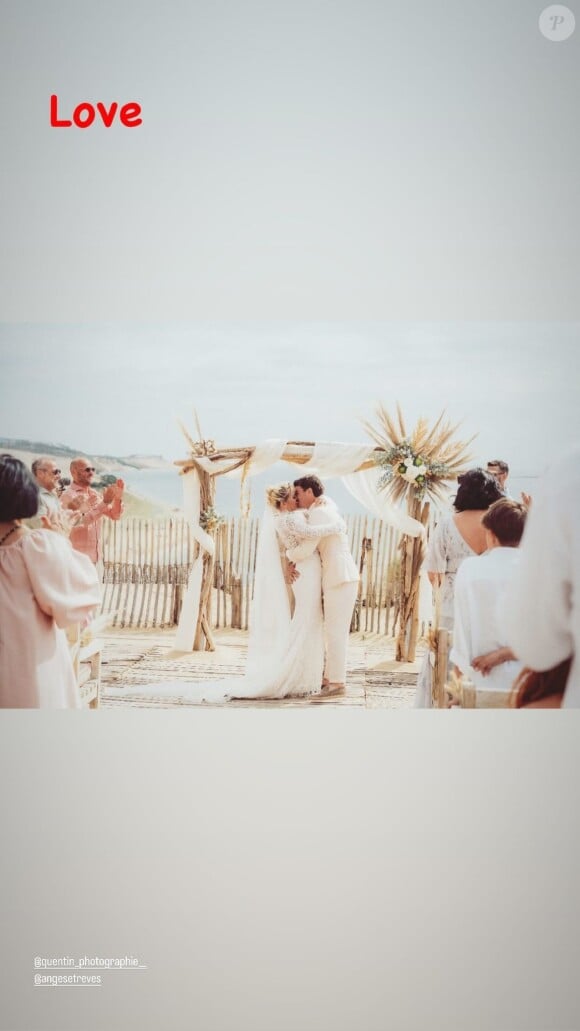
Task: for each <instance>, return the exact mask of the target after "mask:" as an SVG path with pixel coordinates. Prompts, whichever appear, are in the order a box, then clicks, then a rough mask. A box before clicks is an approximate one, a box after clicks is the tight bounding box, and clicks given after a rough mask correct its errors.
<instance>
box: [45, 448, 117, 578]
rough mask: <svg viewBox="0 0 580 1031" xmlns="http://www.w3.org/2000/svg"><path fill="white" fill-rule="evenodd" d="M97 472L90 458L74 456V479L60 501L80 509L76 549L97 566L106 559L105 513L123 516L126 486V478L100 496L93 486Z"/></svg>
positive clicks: (73, 532)
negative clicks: (103, 545) (103, 551)
mask: <svg viewBox="0 0 580 1031" xmlns="http://www.w3.org/2000/svg"><path fill="white" fill-rule="evenodd" d="M95 472H96V470H95V467H94V465H92V463H91V462H89V460H88V459H87V458H74V459H73V461H72V462H71V464H70V473H71V476H72V481H73V482H72V484H71V485H70V487H67V489H66V490H65V491H63V494H62V497H61V499H60V500H61V505H62V507H63V508H64V509H65V510H67V511H72V512H76V513H78V514H79V515H80V517H81V518H80V521H79V522H78V524H77V525H76V526H73V528H72V529H71V532H70V540H71V544H72V546H73V548H75V549H76V551H80V552H82V553H83V554H84V555H87V556H88V557H89V558H90V560H91V562H93V563H94V564H95V565H97V564H98V563H99V562H100V560H101V558H102V556H101V520H102V519H103V517H104V516H106V517H107V519H115V520H116V519H120V518H121V515H122V514H123V490H124V487H125V485H124V483H123V481H122V480H117V482H116V483H113V484H111V485H110V486H108V487H106V488H105V491H104V492H103V494H102V495H100V494H99V493H98V492H97V491H96V490H94V488H93V487H91V483H92V481H93V480H94V478H95Z"/></svg>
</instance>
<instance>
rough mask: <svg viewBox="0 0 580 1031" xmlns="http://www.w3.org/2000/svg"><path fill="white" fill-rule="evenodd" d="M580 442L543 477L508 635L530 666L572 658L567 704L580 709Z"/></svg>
mask: <svg viewBox="0 0 580 1031" xmlns="http://www.w3.org/2000/svg"><path fill="white" fill-rule="evenodd" d="M579 510H580V445H577V446H576V447H575V448H574V449H572V450H571V451H570V452H569V453H568V454H565V455H563V456H562V457H561V458H559V459H558V461H557V462H555V463H554V465H553V466H552V467H551V468H550V469H549V470H548V472H547V473H545V475H544V476H543V478H542V480H541V482H540V487H539V490H538V492H537V496H535V498H534V503H533V505H532V507H531V509H530V514H529V517H528V521H527V524H526V530H525V533H524V537H523V541H522V548H521V559H520V563H519V565H518V568H517V571H516V573H515V576H514V581H513V583H512V584H511V585H510V587H509V589H508V591H507V592H506V597H505V600H504V604H503V620H504V624H505V628H506V639H507V641H508V643H509V644H510V646H511V647H512V648H513V650H514V651H515V652H516V654H517V655H519V657H520V658H521V660H522V662H523V663H524V665H525V666H527V667H529V668H530V669H531V670H535V671H536V672H537V673H546V672H547V671H548V670H552V669H553V668H554V667H558V666H559V665H560V664H561V663H564V662H565V661H566V660H568V659H569V660H571V665H570V673H569V677H568V682H567V685H566V687H565V691H564V695H563V703H562V704H563V706H564V708H580V660H579V653H580V521H579V519H578V512H579Z"/></svg>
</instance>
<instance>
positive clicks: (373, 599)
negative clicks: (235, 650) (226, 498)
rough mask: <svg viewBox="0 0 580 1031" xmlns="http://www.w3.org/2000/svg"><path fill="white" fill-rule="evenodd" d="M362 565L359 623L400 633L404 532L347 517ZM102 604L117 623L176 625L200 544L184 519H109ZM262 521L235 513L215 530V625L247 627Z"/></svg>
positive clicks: (356, 626)
mask: <svg viewBox="0 0 580 1031" xmlns="http://www.w3.org/2000/svg"><path fill="white" fill-rule="evenodd" d="M346 521H347V528H348V537H349V543H350V547H351V551H352V554H353V556H354V557H355V561H356V562H357V565H358V568H359V570H360V571H361V581H360V585H359V595H358V599H357V604H356V607H355V613H354V617H353V627H352V628H353V629H356V630H363V631H367V632H370V633H379V634H389V633H390V634H394V631H395V623H396V618H397V593H398V591H397V575H398V568H399V563H398V543H399V536H400V535H399V533H398V532H397V531H395V530H393V529H392V528H391V527H387V526H386V525H385V524H384V523H382V522H381V521H380V520H379V519H375V518H372V517H370V516H366V515H351V516H347V517H346ZM102 526H103V561H104V575H103V580H104V598H103V610H104V611H108V612H115V613H116V615H115V617H114V620H113V626H119V627H142V628H145V627H169V626H175V625H176V624H177V622H178V620H179V613H180V611H181V605H182V600H183V595H184V591H185V588H186V585H187V581H188V577H189V572H190V570H191V567H192V564H193V560H194V557H195V555H196V549H197V545H196V543H195V541H194V538H193V536H192V533H191V530H190V528H189V526H188V524H187V522H186V520H185V519H184V518H183V517H181V516H176V517H171V518H168V519H122V520H120V521H118V522H112V521H110V520H103V524H102ZM258 534H259V519H256V518H253V519H251V518H248V519H241V518H239V517H237V518H231V519H228V520H227V521H226V523H225V524H224V525H223V526H221V527H220V529H219V531H218V533H217V535H216V555H215V576H214V592H213V606H212V623H213V626H214V628H218V627H232V628H239V629H242V630H246V629H247V628H248V626H249V622H250V603H251V599H252V592H253V584H254V570H255V564H256V548H257V543H258Z"/></svg>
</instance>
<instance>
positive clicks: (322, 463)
mask: <svg viewBox="0 0 580 1031" xmlns="http://www.w3.org/2000/svg"><path fill="white" fill-rule="evenodd" d="M372 453H373V449H372V448H370V447H369V446H368V444H315V445H314V449H313V451H312V457H311V458H309V460H308V461H307V462H305V463H304V465H303V466H301V468H302V469H306V470H307V472H310V473H316V475H317V476H320V477H321V478H322V479H324V478H326V477H330V476H346V475H347V474H348V473H352V472H354V470H355V469H357V468H358V466H359V465H362V463H363V462H366V461H367V459H369V458H370V457H371V456H372Z"/></svg>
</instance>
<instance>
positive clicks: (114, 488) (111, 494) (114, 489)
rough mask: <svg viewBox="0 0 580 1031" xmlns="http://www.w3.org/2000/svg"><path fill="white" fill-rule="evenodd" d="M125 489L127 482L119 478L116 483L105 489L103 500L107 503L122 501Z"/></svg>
mask: <svg viewBox="0 0 580 1031" xmlns="http://www.w3.org/2000/svg"><path fill="white" fill-rule="evenodd" d="M124 490H125V484H124V482H123V480H117V481H116V483H110V484H109V486H108V487H105V489H104V491H103V501H106V503H107V504H110V503H111V502H112V501H120V500H121V498H122V497H123V491H124Z"/></svg>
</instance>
